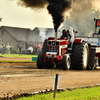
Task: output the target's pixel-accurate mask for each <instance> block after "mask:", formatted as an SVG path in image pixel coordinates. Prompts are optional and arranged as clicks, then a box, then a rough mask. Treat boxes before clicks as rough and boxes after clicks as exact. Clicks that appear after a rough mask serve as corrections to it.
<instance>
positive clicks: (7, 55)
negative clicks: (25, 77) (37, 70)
mask: <svg viewBox="0 0 100 100" xmlns="http://www.w3.org/2000/svg"><path fill="white" fill-rule="evenodd" d="M0 56H1V57H12V58H14V57H16V58H32V57H37V55H25V54H22V56H19V54H4V55H2V54H1V53H0Z"/></svg>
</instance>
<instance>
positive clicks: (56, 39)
mask: <svg viewBox="0 0 100 100" xmlns="http://www.w3.org/2000/svg"><path fill="white" fill-rule="evenodd" d="M55 40H57V32H55Z"/></svg>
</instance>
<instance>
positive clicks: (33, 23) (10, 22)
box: [0, 0, 100, 29]
mask: <svg viewBox="0 0 100 100" xmlns="http://www.w3.org/2000/svg"><path fill="white" fill-rule="evenodd" d="M95 1H96V2H93V4H94V5H95V6H96V7H97V8H99V9H100V7H99V4H100V0H95ZM0 15H1V17H3V20H2V22H0V25H4V26H14V27H25V28H32V29H33V28H34V27H46V28H53V23H52V17H51V15H50V14H48V11H47V9H42V10H38V11H34V10H33V9H30V8H25V7H21V6H18V5H17V3H16V0H0Z"/></svg>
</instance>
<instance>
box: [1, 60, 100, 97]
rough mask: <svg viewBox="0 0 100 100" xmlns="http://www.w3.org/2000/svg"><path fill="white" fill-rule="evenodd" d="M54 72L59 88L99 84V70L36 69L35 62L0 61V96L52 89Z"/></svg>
mask: <svg viewBox="0 0 100 100" xmlns="http://www.w3.org/2000/svg"><path fill="white" fill-rule="evenodd" d="M30 60H31V59H30ZM55 74H59V75H60V76H61V77H60V88H64V87H73V86H82V85H94V84H100V70H88V71H75V70H69V71H64V70H61V69H37V67H36V63H0V97H4V96H7V95H9V96H10V95H13V94H20V93H32V92H34V91H40V90H45V89H52V86H53V79H54V75H55Z"/></svg>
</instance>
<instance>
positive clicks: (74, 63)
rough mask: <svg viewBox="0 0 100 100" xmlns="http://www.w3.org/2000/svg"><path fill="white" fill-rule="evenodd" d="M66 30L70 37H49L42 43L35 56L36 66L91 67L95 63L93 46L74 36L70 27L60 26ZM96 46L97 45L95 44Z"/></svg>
mask: <svg viewBox="0 0 100 100" xmlns="http://www.w3.org/2000/svg"><path fill="white" fill-rule="evenodd" d="M63 29H65V30H67V31H68V32H69V34H70V35H71V38H70V39H69V38H63V39H62V38H57V39H56V37H55V38H54V37H49V38H48V39H46V40H45V41H44V43H43V48H42V51H41V52H40V53H39V55H38V58H37V68H38V69H42V68H44V67H46V68H48V67H57V66H60V67H61V68H62V69H64V70H68V69H70V68H71V69H78V70H85V69H93V68H95V65H96V61H97V60H96V57H95V47H94V46H92V45H91V43H88V42H86V41H85V40H84V39H82V38H81V37H80V38H79V37H78V38H76V33H77V31H75V30H74V29H73V28H72V27H62V28H61V29H60V32H62V31H63ZM96 47H97V46H96Z"/></svg>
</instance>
